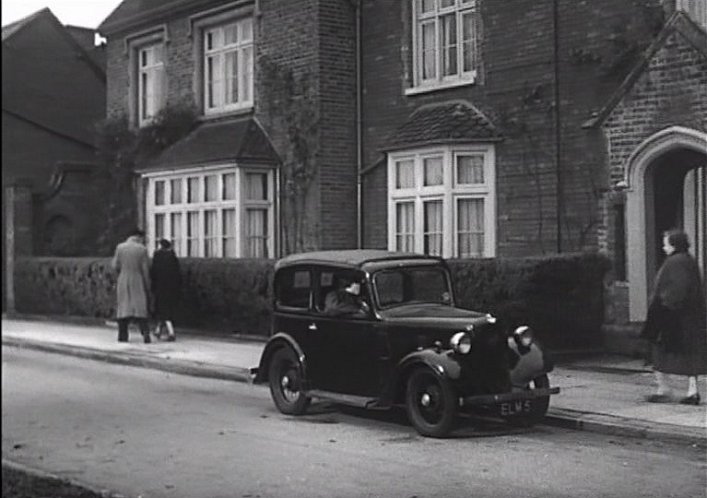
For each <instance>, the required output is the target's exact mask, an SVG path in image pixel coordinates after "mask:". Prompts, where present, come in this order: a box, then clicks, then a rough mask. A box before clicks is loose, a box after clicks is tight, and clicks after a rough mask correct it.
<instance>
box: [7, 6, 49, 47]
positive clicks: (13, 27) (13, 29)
mask: <svg viewBox="0 0 707 498" xmlns="http://www.w3.org/2000/svg"><path fill="white" fill-rule="evenodd" d="M47 13H49V14H51V11H50V10H49V9H48V8H47V7H45V8H43V9H41V10H38V11H37V12H35V13H34V14H30V15H28V16H26V17H23V18H22V19H19V20H17V21H15V22H13V23H11V24H8V25H7V26H3V27H2V41H3V42H4V41H5V40H6V39H7V38H10V37H11V36H12V35H14V34H15V33H17V32H18V31H19V30H21V29H22V28H24V27H25V26H27V25H28V24H29V23H31V22H32V21H34V20H35V19H36V18H37V17H39V16H42V15H45V14H47Z"/></svg>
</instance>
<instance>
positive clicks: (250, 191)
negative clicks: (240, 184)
mask: <svg viewBox="0 0 707 498" xmlns="http://www.w3.org/2000/svg"><path fill="white" fill-rule="evenodd" d="M245 180H246V181H245V189H246V191H245V198H246V200H249V201H267V200H268V175H267V174H266V173H246V175H245Z"/></svg>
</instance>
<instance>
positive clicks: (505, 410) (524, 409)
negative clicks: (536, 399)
mask: <svg viewBox="0 0 707 498" xmlns="http://www.w3.org/2000/svg"><path fill="white" fill-rule="evenodd" d="M532 408H533V401H532V400H530V399H520V400H518V401H508V402H506V403H501V416H503V417H507V416H510V415H517V414H519V413H530V411H531V410H532Z"/></svg>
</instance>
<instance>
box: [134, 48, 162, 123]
mask: <svg viewBox="0 0 707 498" xmlns="http://www.w3.org/2000/svg"><path fill="white" fill-rule="evenodd" d="M156 53H158V54H159V55H160V56H161V59H160V60H159V61H157V62H151V63H148V64H147V65H143V62H142V61H143V57H144V56H148V57H152V59H153V61H154V58H155V54H156ZM165 55H166V44H165V43H164V41H162V40H159V41H156V42H152V43H147V44H144V45H140V46H138V47H136V48H135V56H136V57H135V62H136V71H135V74H136V76H137V80H136V86H137V122H138V125H139V126H146V125H149V124H150V123H152V121H153V120H154V118H155V116H157V114H158V113H159V112H160V111H161V110H162V109H163V108H164V105H165V102H166V100H167V99H166V88H167V85H166V72H165ZM143 80H148V81H149V82H150V83H148V86H150V87H151V88H146V87H145V85H144V84H143ZM146 92H147V96H146V95H145V93H146ZM148 98H149V100H150V101H149V102H147V105H146V101H147V100H148ZM149 108H152V109H151V112H150V111H149Z"/></svg>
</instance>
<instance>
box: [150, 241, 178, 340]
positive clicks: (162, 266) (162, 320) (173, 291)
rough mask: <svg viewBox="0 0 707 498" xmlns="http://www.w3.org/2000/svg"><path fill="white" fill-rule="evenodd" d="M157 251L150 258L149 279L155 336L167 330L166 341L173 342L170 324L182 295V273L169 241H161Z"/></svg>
mask: <svg viewBox="0 0 707 498" xmlns="http://www.w3.org/2000/svg"><path fill="white" fill-rule="evenodd" d="M159 245H160V247H159V249H157V251H155V254H154V255H153V256H152V268H151V269H150V277H151V280H152V293H153V295H154V298H155V310H154V311H155V318H157V328H156V329H155V336H157V338H158V339H159V338H160V337H161V336H162V330H163V328H166V329H167V340H168V341H174V340H175V339H176V337H177V336H176V334H175V333H174V324H173V323H172V322H173V320H174V317H175V315H176V313H177V309H178V308H179V301H180V297H181V293H182V273H181V269H180V267H179V260H178V259H177V255H176V254H174V251H173V250H172V243H171V242H170V241H169V240H166V239H161V240H160V241H159Z"/></svg>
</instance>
